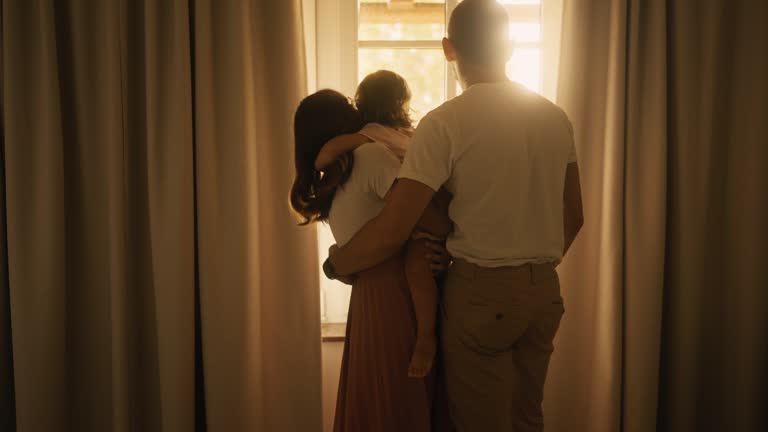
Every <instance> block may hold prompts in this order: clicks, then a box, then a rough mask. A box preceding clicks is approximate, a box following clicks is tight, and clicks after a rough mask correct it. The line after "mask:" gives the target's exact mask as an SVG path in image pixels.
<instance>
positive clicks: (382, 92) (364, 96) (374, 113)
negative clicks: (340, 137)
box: [355, 70, 413, 128]
mask: <svg viewBox="0 0 768 432" xmlns="http://www.w3.org/2000/svg"><path fill="white" fill-rule="evenodd" d="M410 102H411V89H409V88H408V83H407V82H405V79H404V78H403V77H401V76H400V75H398V74H396V73H394V72H392V71H388V70H380V71H376V72H374V73H372V74H369V75H368V76H366V77H365V78H364V79H363V81H362V82H361V83H360V85H359V86H357V94H355V104H356V105H357V109H358V110H359V111H360V115H361V116H362V118H363V122H364V123H379V124H381V125H384V126H389V127H392V128H409V127H411V126H412V125H413V121H412V120H411V116H410V115H409V111H410V109H411V108H410Z"/></svg>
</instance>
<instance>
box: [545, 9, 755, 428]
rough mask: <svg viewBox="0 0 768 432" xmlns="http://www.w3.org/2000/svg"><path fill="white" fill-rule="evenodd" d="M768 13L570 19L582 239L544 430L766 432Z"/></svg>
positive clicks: (565, 47) (565, 76)
mask: <svg viewBox="0 0 768 432" xmlns="http://www.w3.org/2000/svg"><path fill="white" fill-rule="evenodd" d="M766 12H767V11H766V5H764V4H762V3H759V4H757V3H750V2H744V1H737V2H732V1H712V2H695V1H688V0H676V1H661V0H650V1H644V2H634V1H629V0H613V1H609V2H605V1H597V0H572V1H569V2H566V4H565V7H564V17H563V18H564V19H563V41H562V48H561V53H562V59H561V63H560V74H559V89H558V103H559V104H560V105H561V106H563V107H564V108H565V110H566V111H567V112H568V114H569V116H570V117H571V119H572V121H573V124H574V131H575V136H576V142H577V147H578V151H579V162H580V168H581V174H582V188H583V190H584V205H585V219H586V225H585V228H584V231H583V233H581V234H580V238H579V239H578V240H577V242H576V244H575V245H574V249H573V251H572V255H571V256H569V257H568V259H567V260H566V262H565V263H564V264H563V266H562V267H563V268H562V270H561V278H562V280H563V290H564V297H565V300H566V303H567V304H566V309H567V310H568V312H567V313H566V316H565V318H564V320H563V325H562V328H561V331H560V334H559V336H558V341H557V350H556V352H555V355H554V357H553V359H552V366H551V373H550V380H549V382H548V384H547V386H548V389H547V397H546V401H545V408H546V409H547V414H548V419H549V425H548V429H549V430H562V431H570V430H590V431H614V430H622V431H650V430H670V431H699V430H763V429H764V428H765V427H766V419H765V414H763V413H762V412H761V411H760V409H759V408H758V406H761V404H763V403H764V402H765V401H766V400H768V399H767V398H766V388H768V383H767V382H766V366H765V365H766V364H768V358H766V344H765V341H766V340H768V332H767V331H768V325H767V323H766V318H765V314H764V313H761V312H760V311H764V310H765V309H766V307H768V293H766V291H765V289H764V288H765V287H768V269H767V268H766V266H764V265H761V264H760V263H759V262H758V261H759V260H760V257H763V256H766V247H767V246H766V245H768V231H767V227H766V225H767V224H766V222H765V221H766V220H768V210H767V208H768V198H766V194H765V191H766V190H768V177H767V176H766V173H765V166H766V164H767V163H768V146H766V144H765V143H766V142H767V141H766V137H767V136H768V129H766V122H765V119H766V118H768V105H767V103H768V91H766V84H765V79H764V77H765V76H767V74H766V57H767V54H766V53H768V47H766V41H768V35H766V30H765V26H764V25H761V24H760V23H761V22H762V21H764V20H765V18H766V17H768V14H766ZM574 370H578V371H579V373H574Z"/></svg>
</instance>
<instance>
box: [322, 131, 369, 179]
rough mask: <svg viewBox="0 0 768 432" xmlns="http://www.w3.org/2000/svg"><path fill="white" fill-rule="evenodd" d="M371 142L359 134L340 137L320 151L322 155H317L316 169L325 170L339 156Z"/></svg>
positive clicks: (326, 144) (329, 142)
mask: <svg viewBox="0 0 768 432" xmlns="http://www.w3.org/2000/svg"><path fill="white" fill-rule="evenodd" d="M369 142H371V139H370V138H368V137H367V136H365V135H360V134H358V133H354V134H346V135H339V136H337V137H335V138H333V139H332V140H330V141H328V142H327V143H325V144H324V145H323V148H322V149H320V153H319V154H318V155H317V159H315V168H316V169H318V170H322V169H325V168H327V167H328V166H329V165H330V164H332V163H333V161H335V160H336V159H337V158H338V157H339V156H341V155H343V154H344V153H348V152H351V151H352V150H354V149H356V148H358V147H360V146H361V145H363V144H365V143H369Z"/></svg>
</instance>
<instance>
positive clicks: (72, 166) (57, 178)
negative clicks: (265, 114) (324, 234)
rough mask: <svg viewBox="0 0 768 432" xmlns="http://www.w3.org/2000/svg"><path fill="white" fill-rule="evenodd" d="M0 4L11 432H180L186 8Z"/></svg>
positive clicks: (188, 281) (186, 193)
mask: <svg viewBox="0 0 768 432" xmlns="http://www.w3.org/2000/svg"><path fill="white" fill-rule="evenodd" d="M3 7H4V11H3V21H4V35H5V38H4V40H3V45H4V54H5V56H6V57H5V62H4V67H5V76H4V78H5V83H6V85H5V89H6V92H5V95H4V97H5V104H4V105H5V107H6V108H7V109H6V111H5V119H6V125H7V130H6V160H5V168H6V188H7V216H8V219H7V226H8V257H9V267H10V269H11V271H10V279H9V281H10V284H9V287H10V298H11V326H12V329H13V335H14V340H15V341H16V342H15V343H14V346H13V356H14V365H15V368H14V372H15V379H16V382H15V384H16V415H17V422H18V430H19V431H37V430H78V431H86V430H99V431H103V430H113V431H122V430H124V431H132V430H147V431H151V430H191V429H190V428H191V427H192V425H193V420H192V417H191V414H192V410H193V409H194V406H193V381H192V376H193V367H194V365H193V363H192V362H190V361H189V359H191V358H192V349H193V309H192V307H193V303H192V300H193V297H192V287H193V286H194V281H193V276H192V275H193V265H194V262H193V254H192V250H193V229H192V228H193V226H192V215H193V212H194V209H193V206H192V197H193V193H194V191H193V187H192V174H193V167H192V162H191V145H190V143H191V128H190V125H191V105H190V103H189V94H190V92H191V86H190V80H189V49H188V30H187V18H186V17H187V15H186V13H187V12H186V2H184V1H176V2H161V3H158V4H156V3H154V2H146V3H145V2H98V3H95V4H88V5H85V4H83V3H80V2H72V3H70V2H57V3H55V4H52V3H41V2H17V1H11V2H4V3H3Z"/></svg>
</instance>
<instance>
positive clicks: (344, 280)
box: [328, 244, 355, 285]
mask: <svg viewBox="0 0 768 432" xmlns="http://www.w3.org/2000/svg"><path fill="white" fill-rule="evenodd" d="M337 250H339V245H337V244H333V245H331V247H330V248H328V256H329V257H330V256H333V254H335V253H336V251H337ZM336 280H337V281H339V282H341V283H343V284H345V285H352V284H353V283H354V282H355V275H349V276H336Z"/></svg>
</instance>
